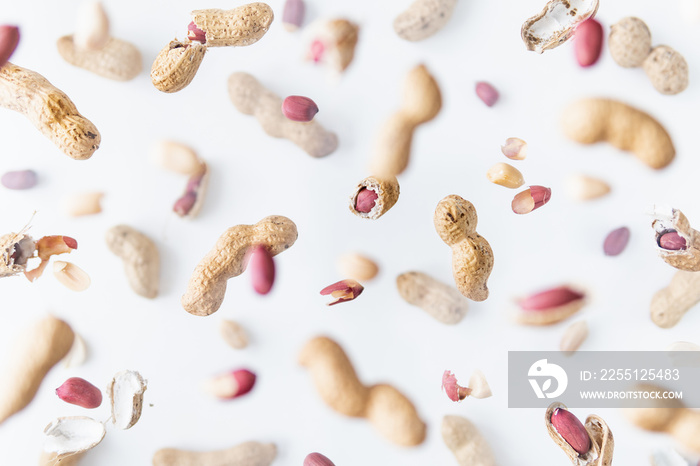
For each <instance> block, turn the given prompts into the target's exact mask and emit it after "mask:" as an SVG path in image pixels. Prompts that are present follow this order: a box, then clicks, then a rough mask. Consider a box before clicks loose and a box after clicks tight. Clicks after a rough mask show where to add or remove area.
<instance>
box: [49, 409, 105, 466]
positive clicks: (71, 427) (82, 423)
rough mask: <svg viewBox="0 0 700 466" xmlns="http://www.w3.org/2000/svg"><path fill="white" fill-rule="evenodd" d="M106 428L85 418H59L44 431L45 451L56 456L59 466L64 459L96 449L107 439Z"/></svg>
mask: <svg viewBox="0 0 700 466" xmlns="http://www.w3.org/2000/svg"><path fill="white" fill-rule="evenodd" d="M105 433H106V431H105V426H104V424H102V423H101V422H98V421H96V420H94V419H92V418H89V417H85V416H71V417H59V418H57V419H54V420H53V421H51V423H50V424H49V425H47V426H46V428H45V429H44V435H45V437H46V438H45V440H44V451H45V452H47V453H53V454H55V456H56V461H57V463H56V464H58V465H62V464H63V459H64V458H70V457H72V456H75V455H80V454H82V453H85V452H86V451H88V450H91V449H93V448H95V447H96V446H97V445H98V444H99V443H100V442H101V441H102V439H104V437H105Z"/></svg>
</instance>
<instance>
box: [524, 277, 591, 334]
mask: <svg viewBox="0 0 700 466" xmlns="http://www.w3.org/2000/svg"><path fill="white" fill-rule="evenodd" d="M584 298H585V296H584V294H583V293H581V292H579V291H576V290H574V289H572V288H570V287H568V286H560V287H557V288H552V289H549V290H544V291H540V292H538V293H535V294H532V295H530V296H527V297H525V298H521V299H519V300H518V305H519V306H520V312H519V313H518V315H517V320H518V322H519V323H521V324H525V325H550V324H554V323H557V322H560V321H562V320H564V319H566V318H567V317H570V316H571V315H573V314H575V313H576V312H578V311H579V310H581V308H582V307H583V305H584V304H585V299H584Z"/></svg>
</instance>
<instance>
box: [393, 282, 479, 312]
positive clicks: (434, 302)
mask: <svg viewBox="0 0 700 466" xmlns="http://www.w3.org/2000/svg"><path fill="white" fill-rule="evenodd" d="M396 288H397V289H398V290H399V294H400V295H401V297H402V298H403V299H404V301H406V302H407V303H408V304H412V305H414V306H418V307H419V308H421V309H423V310H424V311H425V312H427V313H428V314H429V315H430V316H431V317H433V318H434V319H435V320H437V321H439V322H442V323H443V324H446V325H454V324H457V323H459V322H461V320H462V319H464V316H465V315H467V309H468V308H469V301H468V300H467V299H466V298H465V297H464V296H462V294H461V293H460V292H459V291H457V289H456V288H454V287H452V286H449V285H446V284H445V283H442V282H441V281H438V280H435V279H434V278H432V277H431V276H429V275H427V274H424V273H422V272H406V273H402V274H401V275H399V276H398V277H396Z"/></svg>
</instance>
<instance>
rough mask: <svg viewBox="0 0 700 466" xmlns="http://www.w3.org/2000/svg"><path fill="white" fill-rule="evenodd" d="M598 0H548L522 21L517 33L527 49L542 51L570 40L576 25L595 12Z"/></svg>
mask: <svg viewBox="0 0 700 466" xmlns="http://www.w3.org/2000/svg"><path fill="white" fill-rule="evenodd" d="M598 5H599V0H550V1H549V2H548V3H547V4H546V5H545V7H544V8H543V9H542V11H541V12H540V13H539V14H537V15H535V16H533V17H531V18H529V19H528V20H527V21H525V22H524V23H523V26H522V28H521V30H520V35H521V37H522V39H523V42H524V43H525V46H526V47H527V49H528V50H533V51H535V52H537V53H543V52H544V51H545V50H549V49H553V48H555V47H559V46H560V45H561V44H563V43H564V42H566V41H567V40H569V38H570V37H571V36H572V35H573V34H574V31H575V30H576V27H577V26H578V25H579V24H581V23H583V22H584V21H586V20H587V19H588V18H591V17H593V16H595V14H596V12H597V11H598Z"/></svg>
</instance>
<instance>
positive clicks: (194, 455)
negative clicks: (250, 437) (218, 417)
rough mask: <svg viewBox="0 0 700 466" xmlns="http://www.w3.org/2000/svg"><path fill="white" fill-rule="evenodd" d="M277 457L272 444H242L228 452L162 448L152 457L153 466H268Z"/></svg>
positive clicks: (275, 448) (275, 449)
mask: <svg viewBox="0 0 700 466" xmlns="http://www.w3.org/2000/svg"><path fill="white" fill-rule="evenodd" d="M276 456H277V447H276V446H275V444H273V443H260V442H244V443H241V444H238V445H236V446H235V447H232V448H229V449H228V450H218V451H206V452H195V451H187V450H178V449H177V448H162V449H160V450H158V451H157V452H156V453H155V454H154V455H153V466H175V465H177V466H224V465H230V466H239V465H240V466H244V465H245V466H269V465H270V464H272V462H273V461H274V460H275V457H276Z"/></svg>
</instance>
